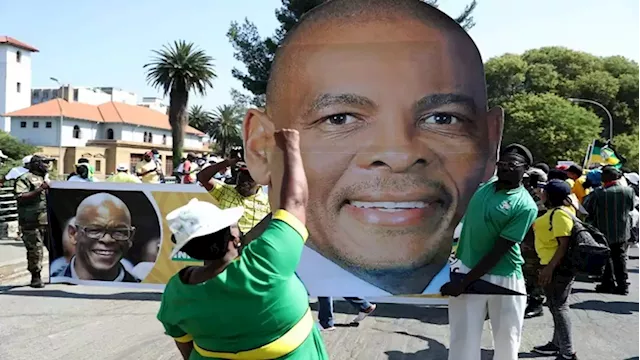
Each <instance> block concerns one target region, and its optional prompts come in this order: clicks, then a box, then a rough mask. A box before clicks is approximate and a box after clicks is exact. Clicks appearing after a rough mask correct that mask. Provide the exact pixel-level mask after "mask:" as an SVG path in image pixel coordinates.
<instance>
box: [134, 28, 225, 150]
mask: <svg viewBox="0 0 640 360" xmlns="http://www.w3.org/2000/svg"><path fill="white" fill-rule="evenodd" d="M153 53H154V54H155V57H154V58H153V59H152V60H151V62H150V63H148V64H145V65H144V68H145V69H147V82H148V83H149V84H150V85H151V86H153V87H155V88H158V89H161V90H162V92H163V93H164V96H167V95H169V124H170V125H171V133H172V136H173V159H174V161H175V160H176V159H180V158H181V157H182V147H183V144H184V135H185V130H186V127H187V124H188V119H189V118H188V116H187V105H188V103H189V92H190V91H192V90H194V91H195V93H196V94H198V95H201V96H202V95H205V94H206V92H207V88H211V87H213V80H214V79H215V78H216V76H217V75H216V73H215V71H214V68H213V58H212V57H210V56H208V55H207V54H206V53H205V52H204V51H203V50H200V49H198V48H197V47H196V46H195V45H194V44H193V43H187V42H186V41H184V40H178V41H174V43H173V46H170V45H164V46H163V47H162V49H161V50H153Z"/></svg>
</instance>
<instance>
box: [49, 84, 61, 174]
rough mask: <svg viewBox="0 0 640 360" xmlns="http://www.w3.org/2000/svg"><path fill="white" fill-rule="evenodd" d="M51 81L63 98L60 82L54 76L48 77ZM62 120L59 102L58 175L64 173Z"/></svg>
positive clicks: (59, 95) (59, 96)
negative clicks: (57, 87) (55, 84)
mask: <svg viewBox="0 0 640 360" xmlns="http://www.w3.org/2000/svg"><path fill="white" fill-rule="evenodd" d="M49 79H51V81H55V82H56V83H57V84H58V86H60V91H59V92H58V98H60V99H63V97H62V91H63V88H62V84H61V83H60V81H58V79H56V78H54V77H50V78H49ZM63 122H64V115H63V113H62V104H60V137H59V139H58V175H60V176H62V175H64V169H63V168H62V123H63Z"/></svg>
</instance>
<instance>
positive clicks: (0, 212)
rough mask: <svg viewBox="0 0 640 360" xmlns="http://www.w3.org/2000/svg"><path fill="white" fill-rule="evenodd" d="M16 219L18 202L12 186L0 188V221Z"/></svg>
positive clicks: (5, 221)
mask: <svg viewBox="0 0 640 360" xmlns="http://www.w3.org/2000/svg"><path fill="white" fill-rule="evenodd" d="M17 220H18V202H17V201H16V199H15V196H14V195H13V188H10V187H3V188H0V223H7V222H10V221H17Z"/></svg>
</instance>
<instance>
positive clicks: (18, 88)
mask: <svg viewBox="0 0 640 360" xmlns="http://www.w3.org/2000/svg"><path fill="white" fill-rule="evenodd" d="M21 90H22V84H20V83H16V91H17V92H20V91H21Z"/></svg>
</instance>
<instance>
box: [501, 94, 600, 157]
mask: <svg viewBox="0 0 640 360" xmlns="http://www.w3.org/2000/svg"><path fill="white" fill-rule="evenodd" d="M503 106H504V109H505V127H504V136H503V143H504V144H509V143H514V142H517V143H521V144H523V145H525V146H526V147H527V148H529V149H530V150H531V152H532V153H533V156H534V159H535V161H545V162H547V163H550V164H552V163H555V162H556V161H558V160H573V161H576V162H578V163H581V162H582V160H583V158H584V156H585V152H586V149H587V147H588V146H589V144H590V143H591V142H592V141H593V139H596V138H598V135H599V134H600V132H601V130H602V129H601V128H600V123H601V119H600V118H599V117H598V116H597V115H595V114H594V113H592V112H591V111H589V110H587V109H585V108H583V107H580V106H577V105H574V104H573V103H571V102H570V101H568V100H566V99H563V98H562V97H559V96H557V95H554V94H550V93H545V94H527V93H522V94H517V95H515V96H513V98H511V99H510V100H508V101H506V102H505V103H503Z"/></svg>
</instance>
